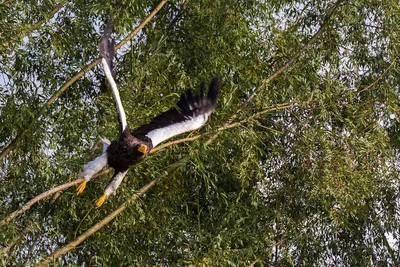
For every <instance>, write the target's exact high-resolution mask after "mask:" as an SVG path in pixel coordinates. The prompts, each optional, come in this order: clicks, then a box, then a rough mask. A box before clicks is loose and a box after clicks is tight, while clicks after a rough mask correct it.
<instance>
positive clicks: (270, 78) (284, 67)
mask: <svg viewBox="0 0 400 267" xmlns="http://www.w3.org/2000/svg"><path fill="white" fill-rule="evenodd" d="M341 2H343V0H338V1H337V2H336V3H335V5H334V6H333V8H332V11H331V12H330V13H329V15H328V16H327V17H326V19H325V20H324V22H323V23H322V24H321V26H320V28H319V30H318V31H317V32H316V33H315V34H314V35H313V36H312V37H311V39H310V40H309V41H308V42H307V43H306V44H304V45H303V47H302V48H301V49H300V50H299V51H297V53H296V54H294V55H293V56H292V57H291V58H290V59H289V60H288V61H287V62H286V63H285V64H284V65H283V66H282V67H281V68H279V69H278V70H277V71H276V72H275V73H273V74H272V75H271V76H269V77H268V78H267V79H265V80H264V81H263V82H262V83H261V85H260V86H259V87H258V88H256V89H255V90H254V92H253V93H252V94H251V95H250V96H249V97H248V98H247V100H246V101H245V102H243V104H242V105H241V106H240V107H239V109H238V110H237V111H236V112H235V113H234V114H233V115H232V116H231V117H229V119H228V120H227V122H226V124H230V123H231V122H232V121H233V120H235V119H236V118H237V116H239V113H240V112H242V111H243V109H244V108H245V107H246V106H247V105H248V104H249V103H250V102H251V101H252V100H253V99H254V97H255V96H256V95H257V92H258V91H259V90H260V89H261V88H263V87H265V86H266V85H267V84H268V83H270V82H271V81H273V80H275V79H276V78H277V77H278V76H279V75H280V74H281V73H282V72H284V71H285V70H286V69H288V68H289V67H290V66H291V65H292V64H293V63H294V62H295V61H296V60H297V59H298V58H299V57H300V55H301V54H302V53H303V52H304V51H306V50H307V49H308V48H309V47H310V46H311V44H313V43H314V42H315V41H316V40H317V38H318V37H319V35H321V33H322V32H323V31H324V30H325V28H326V27H327V25H328V22H329V20H330V19H331V17H332V15H333V14H334V12H335V11H336V9H337V8H338V7H339V5H340V3H341ZM218 135H219V133H216V134H215V135H214V136H212V137H211V138H210V139H209V140H208V141H207V142H206V144H209V143H211V142H212V141H213V140H214V139H215V138H217V137H218Z"/></svg>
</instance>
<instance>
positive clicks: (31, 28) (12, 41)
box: [2, 2, 67, 47]
mask: <svg viewBox="0 0 400 267" xmlns="http://www.w3.org/2000/svg"><path fill="white" fill-rule="evenodd" d="M2 4H3V3H2ZM66 4H67V2H65V3H60V4H58V5H56V6H55V7H54V8H53V9H52V10H51V11H50V13H49V14H47V15H46V16H45V17H44V19H42V20H39V21H38V22H36V23H34V24H32V25H30V26H29V27H28V29H27V30H25V31H22V34H24V35H26V34H29V33H30V32H32V31H34V30H36V29H37V28H39V27H40V26H42V25H43V24H44V23H46V22H47V21H48V20H49V19H51V18H52V17H53V16H54V15H55V14H56V13H57V12H58V11H59V10H60V9H61V8H62V7H64V6H65V5H66ZM19 35H21V34H19ZM18 38H20V37H19V36H14V37H12V38H11V40H10V41H9V42H6V43H3V46H4V47H7V46H9V45H10V44H12V43H14V42H15V41H16V40H17V39H18Z"/></svg>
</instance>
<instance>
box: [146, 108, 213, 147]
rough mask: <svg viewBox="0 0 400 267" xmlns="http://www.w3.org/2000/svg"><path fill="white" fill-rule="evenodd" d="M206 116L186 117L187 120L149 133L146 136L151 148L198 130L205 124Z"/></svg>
mask: <svg viewBox="0 0 400 267" xmlns="http://www.w3.org/2000/svg"><path fill="white" fill-rule="evenodd" d="M208 115H209V114H203V115H201V116H197V117H188V120H185V121H182V122H178V123H174V124H171V125H169V126H167V127H163V128H158V129H155V130H153V131H150V132H148V133H147V134H146V136H147V137H149V138H150V139H151V142H152V143H153V147H156V146H157V145H158V144H159V143H161V142H163V141H164V140H167V139H168V138H171V137H173V136H175V135H178V134H181V133H184V132H189V131H193V130H196V129H198V128H200V127H201V126H203V124H204V123H206V121H207V119H208Z"/></svg>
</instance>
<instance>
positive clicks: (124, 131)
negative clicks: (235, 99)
mask: <svg viewBox="0 0 400 267" xmlns="http://www.w3.org/2000/svg"><path fill="white" fill-rule="evenodd" d="M111 32H112V25H111V22H109V23H108V24H107V26H106V27H105V30H104V35H103V39H102V41H101V43H100V56H101V63H102V66H103V68H104V73H105V76H106V78H107V80H108V82H109V83H110V85H111V89H112V94H113V98H114V100H115V104H116V110H117V118H118V124H119V138H118V139H117V140H114V141H112V142H110V141H109V140H108V139H105V138H101V140H102V142H103V153H102V154H101V155H100V156H99V157H97V158H95V159H94V160H93V161H90V162H88V163H87V164H85V165H84V167H83V171H82V173H80V174H79V178H81V179H84V181H83V182H82V183H81V184H80V185H79V186H78V187H77V189H76V192H77V194H78V195H79V194H81V193H82V192H83V191H84V189H85V187H86V184H87V182H88V181H90V179H91V178H92V177H93V176H94V175H95V174H96V173H98V172H100V171H101V170H102V169H103V168H104V167H105V166H106V165H107V164H108V165H109V166H110V167H112V168H113V169H114V171H115V172H114V175H113V177H112V178H111V180H110V182H109V183H108V185H107V186H106V188H105V190H104V194H103V195H102V196H101V197H100V198H99V199H98V200H97V201H96V202H95V206H96V207H97V208H99V207H100V206H101V205H102V204H103V203H104V201H105V200H106V199H107V198H108V197H109V196H110V195H113V194H115V192H116V190H117V188H118V187H119V185H120V184H121V182H122V180H123V178H124V177H125V175H126V173H127V172H128V169H129V167H130V166H132V165H135V164H137V163H138V162H140V161H141V160H143V159H144V158H145V157H146V156H147V155H148V154H149V153H150V151H151V150H152V149H153V148H154V147H156V146H157V145H158V144H160V143H162V142H163V141H165V140H167V139H169V138H171V137H173V136H176V135H178V134H182V133H185V132H189V131H193V130H195V129H198V128H200V127H201V126H203V125H204V124H205V123H206V121H207V119H208V117H209V116H210V114H211V113H212V111H213V110H214V108H215V106H216V104H217V98H218V94H219V77H218V76H216V77H214V78H213V79H212V81H211V83H210V84H209V87H208V92H207V95H206V96H205V95H204V91H205V87H206V86H205V83H204V82H201V84H200V93H199V94H196V95H194V94H193V92H192V91H191V90H188V91H186V92H185V93H183V94H182V95H181V96H180V99H179V101H178V102H177V103H176V106H175V107H172V108H171V109H169V110H167V111H165V112H163V113H161V114H160V115H158V116H157V117H155V118H153V119H152V120H151V121H150V123H148V124H145V125H142V126H140V127H138V128H136V129H134V130H133V131H131V130H130V129H129V127H128V126H127V123H126V116H125V111H124V108H123V106H122V102H121V99H120V96H119V92H118V88H117V85H116V83H115V80H114V73H113V57H114V44H115V43H114V40H112V41H110V36H111Z"/></svg>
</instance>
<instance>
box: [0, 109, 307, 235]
mask: <svg viewBox="0 0 400 267" xmlns="http://www.w3.org/2000/svg"><path fill="white" fill-rule="evenodd" d="M299 105H300V103H294V102H293V103H283V104H279V105H277V106H275V107H269V108H266V109H264V110H262V111H260V112H257V113H255V114H254V115H252V116H250V117H249V118H247V119H244V120H241V121H239V122H236V123H232V124H229V125H225V126H222V127H219V128H218V129H217V130H216V131H208V132H205V133H202V134H198V135H195V136H192V137H187V138H182V139H179V140H175V141H171V142H168V143H166V144H164V145H161V146H158V147H156V148H154V149H152V150H151V152H150V153H151V154H153V153H156V152H158V151H160V150H161V149H164V148H167V147H170V146H173V145H176V144H180V143H184V142H192V141H195V140H197V139H200V138H201V137H203V136H206V135H209V134H212V133H214V134H215V132H217V133H218V132H221V131H224V130H227V129H231V128H234V127H238V126H241V125H242V124H244V123H247V122H249V121H251V120H252V119H254V118H257V117H259V116H261V115H263V114H265V113H268V112H273V111H277V110H282V109H290V108H293V107H297V106H299ZM211 142H212V141H211ZM211 142H210V143H211ZM210 143H207V144H206V145H209V144H210ZM110 171H111V168H108V169H106V170H104V171H102V172H101V173H98V174H96V175H95V176H94V177H93V178H92V179H95V178H97V177H100V176H103V175H105V174H107V173H109V172H110ZM82 181H83V179H76V180H74V181H71V182H69V183H65V184H62V185H59V186H57V187H54V188H52V189H50V190H48V191H46V192H44V193H42V194H40V195H38V196H36V197H34V198H33V199H31V200H30V201H29V202H27V203H26V204H25V205H24V206H23V207H22V208H20V209H19V210H16V211H14V212H13V213H11V214H10V215H9V216H8V217H7V218H5V219H3V220H2V221H1V222H0V227H1V226H3V225H5V224H7V223H9V222H10V221H11V220H13V219H14V218H15V217H17V216H18V215H21V214H22V213H24V212H25V211H27V210H29V209H30V207H31V206H32V205H34V204H35V203H37V202H39V201H40V200H42V199H45V198H47V197H49V196H51V195H52V194H54V193H56V192H60V191H62V190H65V189H68V188H70V187H72V186H75V185H77V184H79V183H81V182H82Z"/></svg>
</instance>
